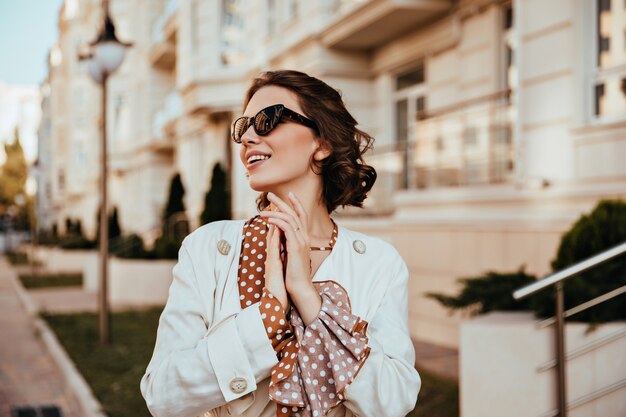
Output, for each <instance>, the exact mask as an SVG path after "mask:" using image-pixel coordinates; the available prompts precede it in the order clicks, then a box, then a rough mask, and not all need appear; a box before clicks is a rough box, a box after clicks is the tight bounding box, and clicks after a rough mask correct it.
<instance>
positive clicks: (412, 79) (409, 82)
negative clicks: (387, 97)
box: [396, 62, 425, 90]
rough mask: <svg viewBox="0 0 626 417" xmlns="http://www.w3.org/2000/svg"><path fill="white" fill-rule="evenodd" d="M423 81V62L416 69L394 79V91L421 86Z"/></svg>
mask: <svg viewBox="0 0 626 417" xmlns="http://www.w3.org/2000/svg"><path fill="white" fill-rule="evenodd" d="M424 80H425V71H424V62H420V63H419V64H418V66H417V67H416V68H414V69H412V70H410V71H408V72H405V73H402V74H399V75H398V77H397V78H396V90H403V89H405V88H408V87H412V86H415V85H418V84H422V83H423V82H424Z"/></svg>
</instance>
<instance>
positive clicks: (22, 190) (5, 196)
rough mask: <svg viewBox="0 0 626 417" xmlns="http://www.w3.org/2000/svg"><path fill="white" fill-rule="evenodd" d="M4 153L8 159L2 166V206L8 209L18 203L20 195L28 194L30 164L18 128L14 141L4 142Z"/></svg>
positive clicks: (0, 190) (0, 170)
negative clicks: (17, 198) (27, 162)
mask: <svg viewBox="0 0 626 417" xmlns="http://www.w3.org/2000/svg"><path fill="white" fill-rule="evenodd" d="M4 153H5V155H6V159H5V161H4V164H3V165H2V166H1V167H0V206H3V208H4V210H6V208H7V207H8V206H10V205H12V204H15V203H16V201H15V200H16V197H17V196H18V195H20V194H21V195H23V196H25V195H26V178H27V177H28V165H27V164H26V158H25V157H24V150H23V149H22V144H21V143H20V136H19V131H18V130H17V129H16V130H15V138H14V140H13V143H5V144H4ZM4 210H2V211H4Z"/></svg>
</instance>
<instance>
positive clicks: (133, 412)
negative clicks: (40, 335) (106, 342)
mask: <svg viewBox="0 0 626 417" xmlns="http://www.w3.org/2000/svg"><path fill="white" fill-rule="evenodd" d="M160 314H161V309H160V308H157V309H151V310H147V311H133V312H125V313H114V314H111V341H112V343H111V345H110V346H101V345H100V343H99V341H98V316H97V315H96V314H93V313H84V314H55V315H44V316H43V318H44V319H45V320H46V321H47V322H48V324H49V325H50V327H51V328H52V330H53V331H54V332H55V333H56V335H57V337H58V338H59V340H60V341H61V343H62V344H63V346H64V347H65V350H66V351H67V353H68V354H69V355H70V357H71V358H72V360H73V361H74V363H76V366H77V367H78V369H79V370H80V372H81V373H82V374H83V376H84V377H85V380H87V382H88V383H89V385H90V386H91V389H92V390H93V392H94V394H95V395H96V397H97V398H98V400H99V401H100V403H101V404H102V406H103V407H104V411H105V413H106V414H107V415H108V416H109V417H141V416H146V417H150V412H149V411H148V409H147V408H146V404H145V402H144V400H143V398H142V396H141V392H140V391H139V381H140V379H141V377H142V376H143V373H144V372H145V370H146V366H147V365H148V362H149V361H150V357H151V356H152V350H153V349H154V342H155V340H156V330H157V326H158V323H159V316H160Z"/></svg>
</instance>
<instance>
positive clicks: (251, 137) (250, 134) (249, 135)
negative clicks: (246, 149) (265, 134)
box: [241, 126, 260, 145]
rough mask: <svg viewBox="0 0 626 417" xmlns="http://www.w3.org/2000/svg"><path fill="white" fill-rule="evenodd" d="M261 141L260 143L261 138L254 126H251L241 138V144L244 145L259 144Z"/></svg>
mask: <svg viewBox="0 0 626 417" xmlns="http://www.w3.org/2000/svg"><path fill="white" fill-rule="evenodd" d="M259 141H260V139H259V136H258V135H257V134H256V132H255V131H254V129H253V128H252V126H250V127H249V128H248V130H246V131H245V132H244V134H243V136H242V137H241V142H242V143H243V144H244V145H249V144H254V143H259Z"/></svg>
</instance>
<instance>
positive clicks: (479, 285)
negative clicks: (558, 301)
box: [426, 268, 536, 314]
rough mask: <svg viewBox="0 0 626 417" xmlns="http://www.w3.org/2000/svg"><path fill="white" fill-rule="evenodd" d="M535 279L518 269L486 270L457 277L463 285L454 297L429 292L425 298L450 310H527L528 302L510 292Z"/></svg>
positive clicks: (480, 312) (476, 311)
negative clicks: (473, 274) (514, 297)
mask: <svg viewBox="0 0 626 417" xmlns="http://www.w3.org/2000/svg"><path fill="white" fill-rule="evenodd" d="M535 280H536V278H535V277H534V276H533V275H529V274H527V273H526V272H524V269H523V268H520V269H519V270H518V271H517V272H512V273H498V272H493V271H488V272H486V273H485V274H484V275H482V276H478V277H470V278H460V279H459V280H458V281H459V283H460V284H462V285H463V288H462V289H461V291H460V292H459V293H458V294H457V295H455V296H449V295H445V294H439V293H428V294H426V296H427V297H429V298H433V299H435V300H437V301H439V302H440V303H441V304H442V305H443V306H445V307H448V308H449V309H451V310H466V311H468V312H470V313H471V314H484V313H488V312H490V311H515V310H529V309H530V301H529V300H523V301H521V302H519V301H516V300H514V299H513V295H512V294H513V291H515V290H516V289H518V288H520V287H523V286H524V285H528V284H530V283H532V282H534V281H535Z"/></svg>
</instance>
